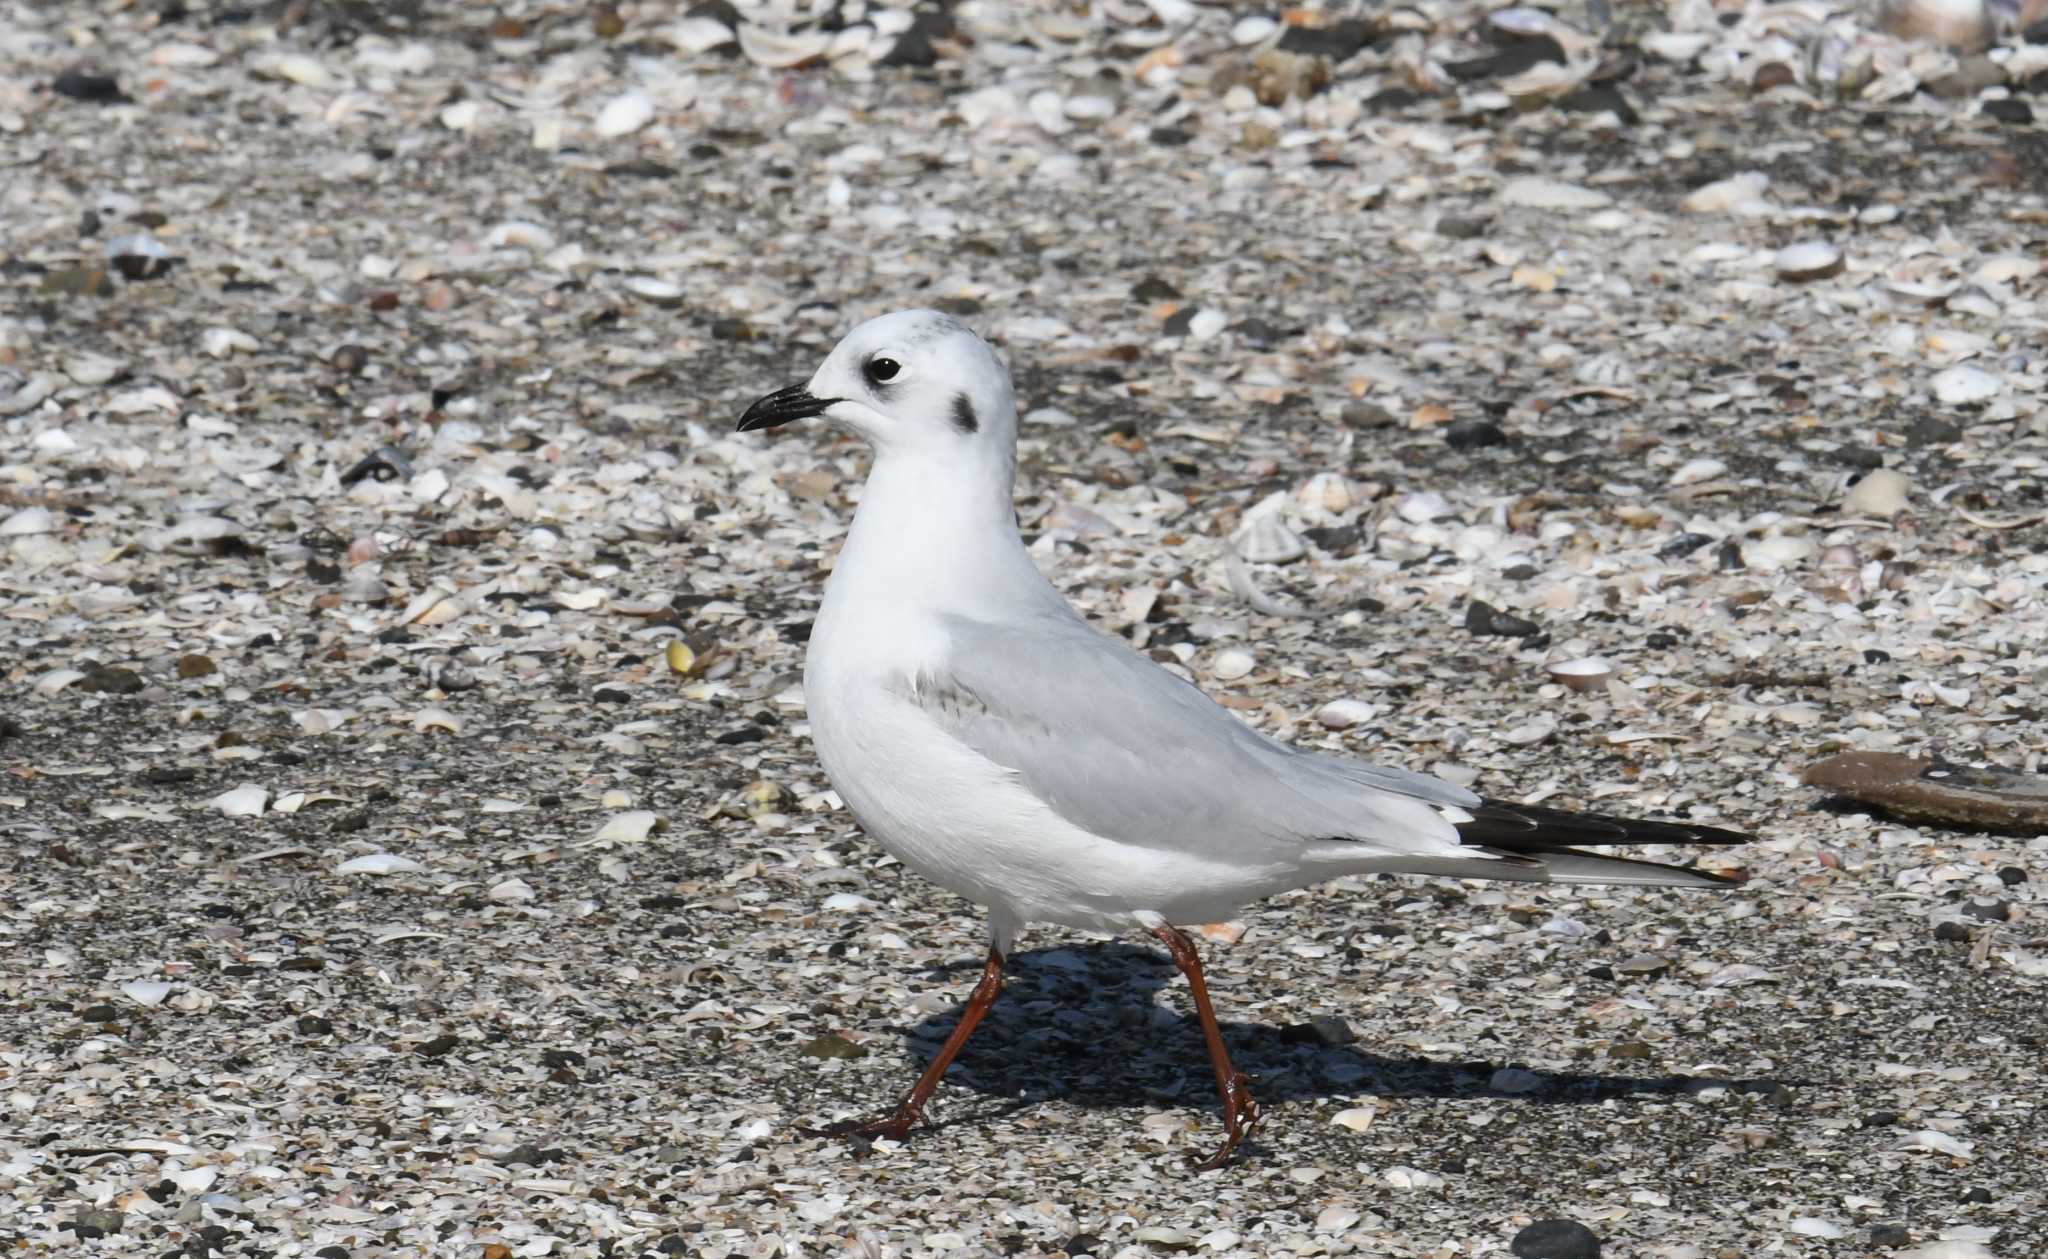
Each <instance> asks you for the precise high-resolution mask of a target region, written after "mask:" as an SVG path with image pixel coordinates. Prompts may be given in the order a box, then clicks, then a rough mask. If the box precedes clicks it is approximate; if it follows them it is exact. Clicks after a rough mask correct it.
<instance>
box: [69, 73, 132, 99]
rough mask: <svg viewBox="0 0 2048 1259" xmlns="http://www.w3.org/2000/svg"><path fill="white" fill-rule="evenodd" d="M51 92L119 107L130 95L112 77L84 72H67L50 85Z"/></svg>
mask: <svg viewBox="0 0 2048 1259" xmlns="http://www.w3.org/2000/svg"><path fill="white" fill-rule="evenodd" d="M50 90H51V91H53V92H55V93H56V94H57V95H59V96H68V97H70V98H71V99H72V100H75V101H85V102H88V103H89V104H93V105H119V104H122V103H124V102H125V101H127V100H128V93H126V92H124V91H122V90H121V85H120V83H119V82H117V81H116V80H115V79H114V77H113V76H112V75H107V74H87V73H86V72H85V71H83V70H66V71H65V72H64V73H62V74H60V75H58V76H57V81H56V82H54V83H52V84H50Z"/></svg>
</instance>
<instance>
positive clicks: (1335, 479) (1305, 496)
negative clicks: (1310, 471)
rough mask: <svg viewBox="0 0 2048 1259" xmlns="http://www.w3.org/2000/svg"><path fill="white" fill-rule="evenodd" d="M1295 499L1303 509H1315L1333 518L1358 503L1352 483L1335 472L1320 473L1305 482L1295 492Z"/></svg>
mask: <svg viewBox="0 0 2048 1259" xmlns="http://www.w3.org/2000/svg"><path fill="white" fill-rule="evenodd" d="M1294 498H1295V501H1296V502H1299V503H1300V504H1301V505H1302V506H1303V507H1313V508H1316V509H1318V510H1321V511H1326V512H1329V513H1330V514H1331V515H1333V516H1334V515H1339V514H1341V513H1343V512H1346V511H1349V510H1350V509H1351V505H1352V503H1353V502H1354V501H1356V500H1355V499H1354V498H1353V497H1352V491H1351V482H1349V481H1347V480H1345V479H1344V478H1343V476H1341V475H1339V474H1338V473H1335V472H1318V473H1316V474H1315V475H1314V476H1312V477H1310V478H1309V479H1308V480H1306V481H1303V482H1302V483H1301V485H1300V486H1299V487H1298V488H1297V489H1296V490H1295V491H1294Z"/></svg>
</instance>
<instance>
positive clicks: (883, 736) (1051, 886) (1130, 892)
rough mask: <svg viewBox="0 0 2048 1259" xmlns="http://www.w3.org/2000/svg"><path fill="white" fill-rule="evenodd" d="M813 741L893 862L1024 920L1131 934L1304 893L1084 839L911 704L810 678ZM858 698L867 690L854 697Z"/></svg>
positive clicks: (1150, 851)
mask: <svg viewBox="0 0 2048 1259" xmlns="http://www.w3.org/2000/svg"><path fill="white" fill-rule="evenodd" d="M806 674H807V676H806V679H805V691H806V694H807V697H808V702H809V707H810V712H811V738H812V741H813V742H814V743H815V745H816V747H817V751H818V759H819V761H820V762H822V763H823V764H824V766H825V772H826V774H828V775H829V776H830V777H831V779H832V785H833V787H834V788H835V789H836V790H837V791H838V792H839V795H840V798H841V799H843V800H845V801H846V804H847V806H848V807H849V808H850V809H852V810H853V814H854V816H855V817H856V818H858V819H859V820H860V823H861V825H862V827H863V828H865V829H866V830H867V832H868V834H869V836H870V837H872V838H873V839H874V840H875V842H876V843H878V844H880V845H881V846H882V848H883V849H884V850H886V851H887V852H888V853H889V854H890V855H891V856H893V857H895V858H896V859H897V860H899V861H901V862H902V863H903V864H904V865H906V866H909V867H910V868H911V869H913V870H915V871H917V872H918V873H919V874H922V875H923V876H925V877H926V878H928V879H930V880H931V881H932V882H934V883H937V884H938V885H939V886H941V887H944V888H947V889H949V890H951V891H953V892H957V893H959V894H960V895H962V896H964V897H966V898H967V899H969V900H971V901H974V902H976V903H977V904H980V905H985V906H988V907H990V908H991V909H994V910H997V911H999V912H1002V913H1006V914H1009V915H1010V916H1012V917H1014V918H1016V919H1017V920H1019V921H1021V922H1051V923H1058V924H1061V925H1063V926H1070V927H1083V928H1090V929H1097V930H1123V929H1127V928H1128V927H1129V926H1130V925H1131V924H1132V922H1133V919H1134V916H1136V915H1138V914H1141V913H1154V914H1158V915H1160V916H1162V917H1164V918H1166V919H1167V920H1168V921H1169V922H1180V923H1200V922H1214V921H1218V920H1220V919H1222V918H1225V917H1228V916H1229V914H1230V912H1231V911H1232V910H1234V909H1236V908H1238V907H1239V906H1241V905H1243V904H1245V903H1246V902H1247V901H1251V900H1255V899H1257V898H1259V897H1261V896H1267V895H1271V894H1272V893H1274V892H1278V891H1282V890H1285V889H1286V888H1289V887H1293V886H1296V885H1298V884H1299V883H1300V882H1301V879H1300V877H1299V875H1298V873H1297V872H1296V871H1295V870H1293V869H1291V868H1290V869H1286V870H1280V869H1271V870H1260V869H1257V868H1253V867H1248V866H1246V865H1243V864H1238V863H1226V862H1219V861H1216V860H1213V859H1204V858H1200V857H1196V856H1192V855H1190V854H1187V853H1185V852H1176V851H1172V850H1168V849H1163V848H1146V847H1139V846H1137V845H1132V844H1124V843H1118V842H1116V841H1114V840H1110V839H1104V838H1102V837H1100V836H1096V835H1092V834H1090V833H1088V832H1086V831H1083V830H1080V829H1079V828H1077V827H1075V826H1074V825H1073V824H1071V823H1069V822H1068V821H1067V820H1066V819H1065V818H1063V817H1061V816H1060V815H1059V814H1057V813H1055V812H1053V810H1052V809H1050V808H1049V807H1047V806H1046V805H1045V804H1044V802H1042V801H1041V800H1039V799H1038V797H1037V796H1035V795H1033V794H1031V793H1030V792H1029V791H1027V790H1026V789H1025V788H1024V787H1023V786H1021V785H1020V784H1019V783H1018V781H1017V780H1016V778H1015V777H1014V776H1013V775H1011V774H1010V773H1009V772H1008V771H1007V770H1004V769H1003V768H1001V767H1000V766H998V765H995V764H993V763H992V762H990V761H988V760H987V759H986V758H984V757H983V756H981V755H980V754H979V753H977V752H975V751H974V750H973V749H971V748H969V747H967V746H966V745H965V744H963V743H961V742H959V741H958V740H956V739H954V738H953V737H952V736H951V735H949V734H947V733H946V732H945V731H944V730H943V729H941V728H940V727H939V726H938V725H937V724H936V723H935V722H934V721H933V720H932V718H931V717H930V716H929V715H928V714H927V713H926V712H925V711H924V710H923V709H921V708H919V707H918V706H917V705H916V704H915V703H913V702H912V701H911V700H910V699H908V698H907V697H905V696H904V695H902V694H900V693H898V692H896V691H892V690H889V689H886V688H884V687H883V686H881V685H879V684H872V685H868V686H866V687H859V684H855V686H854V687H847V686H842V685H841V684H840V682H839V679H837V678H835V677H833V676H832V671H831V670H829V669H826V670H818V669H807V671H806ZM856 688H859V689H856Z"/></svg>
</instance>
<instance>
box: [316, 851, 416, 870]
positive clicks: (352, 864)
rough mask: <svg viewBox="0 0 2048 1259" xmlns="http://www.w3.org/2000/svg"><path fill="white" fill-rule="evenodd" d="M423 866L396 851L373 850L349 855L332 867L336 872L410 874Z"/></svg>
mask: <svg viewBox="0 0 2048 1259" xmlns="http://www.w3.org/2000/svg"><path fill="white" fill-rule="evenodd" d="M424 869H426V867H425V866H423V865H421V864H420V863H419V862H417V861H414V860H413V859H412V858H410V857H401V856H399V855H398V854H397V853H390V852H373V853H368V854H365V855H364V856H361V857H351V858H349V859H348V860H347V861H344V862H342V863H341V864H340V865H338V866H336V867H334V872H335V873H336V874H411V873H413V872H414V871H416V870H424Z"/></svg>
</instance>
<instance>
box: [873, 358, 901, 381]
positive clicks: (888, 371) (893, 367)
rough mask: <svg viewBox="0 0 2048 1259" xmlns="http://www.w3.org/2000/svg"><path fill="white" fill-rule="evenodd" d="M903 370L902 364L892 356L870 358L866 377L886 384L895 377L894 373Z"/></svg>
mask: <svg viewBox="0 0 2048 1259" xmlns="http://www.w3.org/2000/svg"><path fill="white" fill-rule="evenodd" d="M902 370H903V364H901V363H899V362H897V361H896V360H895V359H893V358H871V359H869V360H868V365H867V373H868V379H869V380H872V381H874V382H875V383H876V384H878V385H880V384H886V383H888V382H889V381H892V380H894V379H896V373H897V372H900V371H902Z"/></svg>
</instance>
